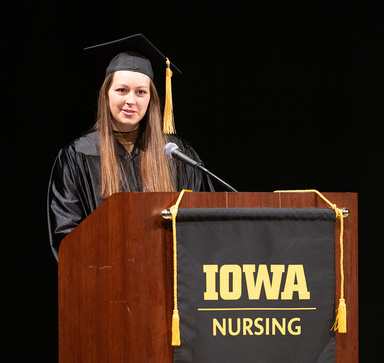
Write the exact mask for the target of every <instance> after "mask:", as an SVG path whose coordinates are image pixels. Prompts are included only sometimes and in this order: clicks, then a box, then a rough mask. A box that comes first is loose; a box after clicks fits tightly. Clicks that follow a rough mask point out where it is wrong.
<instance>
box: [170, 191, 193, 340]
mask: <svg viewBox="0 0 384 363" xmlns="http://www.w3.org/2000/svg"><path fill="white" fill-rule="evenodd" d="M185 192H192V190H187V189H183V190H182V191H181V193H180V195H179V198H178V199H177V202H176V204H175V205H173V206H172V207H171V208H170V211H171V214H172V230H173V315H172V345H173V346H176V345H177V346H179V345H180V317H179V310H178V306H177V239H176V217H177V212H178V210H179V204H180V202H181V199H182V198H183V195H184V193H185Z"/></svg>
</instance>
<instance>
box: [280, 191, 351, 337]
mask: <svg viewBox="0 0 384 363" xmlns="http://www.w3.org/2000/svg"><path fill="white" fill-rule="evenodd" d="M274 193H316V194H317V195H318V196H319V197H320V198H321V199H323V200H324V201H325V202H326V203H328V204H329V205H330V206H331V207H332V209H333V210H334V211H335V213H336V218H338V219H340V280H341V281H340V299H339V307H338V309H337V315H336V319H335V324H334V325H333V327H332V328H333V329H334V330H335V331H336V330H338V331H339V333H346V332H347V307H346V304H345V298H344V240H343V235H344V215H343V212H342V211H341V209H339V208H337V206H336V204H333V203H331V202H330V201H329V200H328V199H327V198H325V197H324V195H322V194H321V193H320V192H319V191H317V190H316V189H296V190H275V191H274Z"/></svg>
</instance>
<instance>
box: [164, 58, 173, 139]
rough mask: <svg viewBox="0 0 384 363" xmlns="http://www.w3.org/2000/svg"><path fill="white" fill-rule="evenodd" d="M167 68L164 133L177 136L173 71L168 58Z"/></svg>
mask: <svg viewBox="0 0 384 363" xmlns="http://www.w3.org/2000/svg"><path fill="white" fill-rule="evenodd" d="M166 63H167V68H166V70H165V105H164V116H163V133H164V134H175V133H176V130H175V120H174V116H173V103H172V82H171V77H172V71H171V62H170V61H169V59H168V58H167V61H166Z"/></svg>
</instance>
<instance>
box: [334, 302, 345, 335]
mask: <svg viewBox="0 0 384 363" xmlns="http://www.w3.org/2000/svg"><path fill="white" fill-rule="evenodd" d="M334 330H335V331H336V330H338V332H339V333H346V332H347V305H346V304H345V300H344V299H340V300H339V307H338V309H337V315H336V320H335V324H334Z"/></svg>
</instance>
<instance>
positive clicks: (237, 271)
mask: <svg viewBox="0 0 384 363" xmlns="http://www.w3.org/2000/svg"><path fill="white" fill-rule="evenodd" d="M177 243H178V248H177V251H178V309H179V315H180V334H181V345H180V346H179V347H175V353H174V361H175V362H178V363H179V362H183V363H184V362H194V363H195V362H198V363H215V362H220V363H223V362H225V363H231V362H236V363H247V362H268V363H271V362H284V363H287V362H294V363H298V362H305V363H310V362H334V361H335V335H334V332H333V331H332V330H331V328H332V325H333V323H334V317H335V314H334V312H335V271H334V269H335V268H334V266H335V257H334V244H335V212H334V211H333V210H331V209H317V208H311V209H306V208H289V209H288V208H287V209H285V208H226V209H224V208H223V209H220V208H212V209H200V208H199V209H180V210H179V211H178V215H177Z"/></svg>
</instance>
